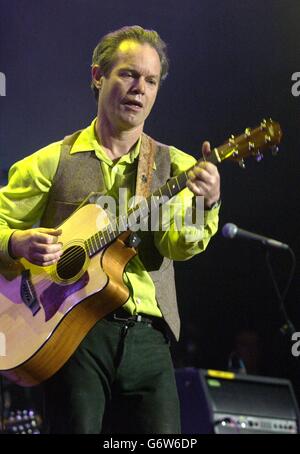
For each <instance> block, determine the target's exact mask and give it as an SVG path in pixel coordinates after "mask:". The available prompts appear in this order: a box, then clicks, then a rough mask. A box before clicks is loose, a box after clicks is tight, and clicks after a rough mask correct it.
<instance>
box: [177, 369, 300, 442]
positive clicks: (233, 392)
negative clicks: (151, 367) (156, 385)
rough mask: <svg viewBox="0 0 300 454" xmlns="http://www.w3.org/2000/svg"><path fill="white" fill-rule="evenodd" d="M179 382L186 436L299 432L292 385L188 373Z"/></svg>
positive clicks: (203, 372)
mask: <svg viewBox="0 0 300 454" xmlns="http://www.w3.org/2000/svg"><path fill="white" fill-rule="evenodd" d="M176 382H177V388H178V394H179V399H180V406H181V426H182V433H183V434H205V433H206V434H208V433H216V434H266V433H269V434H271V433H273V434H274V433H280V434H283V433H285V434H295V433H299V408H298V405H297V401H296V398H295V394H294V391H293V388H292V384H291V382H290V381H289V380H286V379H279V378H270V377H261V376H256V375H244V374H234V373H232V372H223V371H216V370H204V369H195V368H183V369H177V370H176Z"/></svg>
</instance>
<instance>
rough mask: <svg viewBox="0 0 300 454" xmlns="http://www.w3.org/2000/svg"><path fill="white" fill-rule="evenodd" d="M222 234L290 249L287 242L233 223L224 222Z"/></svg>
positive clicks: (231, 237) (227, 236)
mask: <svg viewBox="0 0 300 454" xmlns="http://www.w3.org/2000/svg"><path fill="white" fill-rule="evenodd" d="M222 234H223V236H224V237H225V238H230V239H233V238H246V239H247V240H256V241H260V242H261V243H262V244H263V245H264V246H268V247H275V248H278V249H285V250H287V249H290V247H289V245H288V244H285V243H281V242H280V241H277V240H273V239H272V238H267V237H265V236H262V235H258V234H257V233H252V232H249V231H248V230H244V229H240V228H239V227H237V226H236V225H235V224H231V223H230V222H229V223H228V224H225V225H224V226H223V228H222Z"/></svg>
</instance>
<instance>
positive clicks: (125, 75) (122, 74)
mask: <svg viewBox="0 0 300 454" xmlns="http://www.w3.org/2000/svg"><path fill="white" fill-rule="evenodd" d="M121 76H122V77H133V74H132V73H131V72H129V71H124V72H123V73H121Z"/></svg>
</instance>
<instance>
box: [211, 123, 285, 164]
mask: <svg viewBox="0 0 300 454" xmlns="http://www.w3.org/2000/svg"><path fill="white" fill-rule="evenodd" d="M281 137H282V130H281V127H280V124H279V123H277V122H276V121H273V120H271V119H269V120H263V121H262V122H261V124H260V125H259V126H258V127H257V128H255V129H250V128H247V129H246V130H245V132H244V134H241V135H239V136H238V137H234V136H231V137H230V138H229V139H228V141H227V142H225V143H224V144H223V145H221V146H220V147H218V148H215V149H214V150H213V154H214V155H215V159H216V161H218V162H221V161H223V160H225V159H230V160H232V161H237V162H238V163H239V165H240V166H241V167H245V165H244V159H245V158H248V157H249V156H253V157H254V158H255V159H256V160H257V161H260V160H261V159H262V157H263V153H264V152H265V151H266V150H267V149H271V150H272V152H273V154H275V153H277V152H278V144H279V143H280V141H281Z"/></svg>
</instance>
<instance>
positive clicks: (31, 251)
mask: <svg viewBox="0 0 300 454" xmlns="http://www.w3.org/2000/svg"><path fill="white" fill-rule="evenodd" d="M61 233H62V230H61V229H45V228H40V227H39V228H36V229H28V230H16V231H15V232H13V234H12V236H11V237H10V253H11V255H12V257H14V258H21V257H24V258H25V259H27V260H28V261H29V262H31V263H34V264H35V265H39V266H48V265H53V264H54V263H56V262H57V261H58V259H59V257H60V256H61V255H62V252H63V251H62V243H58V237H59V235H61Z"/></svg>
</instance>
